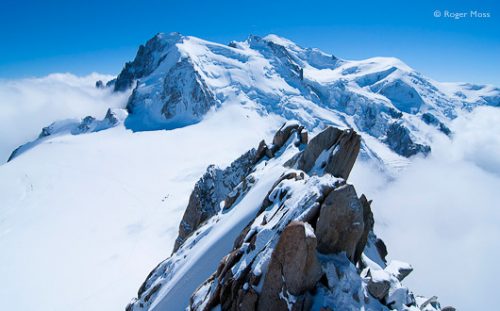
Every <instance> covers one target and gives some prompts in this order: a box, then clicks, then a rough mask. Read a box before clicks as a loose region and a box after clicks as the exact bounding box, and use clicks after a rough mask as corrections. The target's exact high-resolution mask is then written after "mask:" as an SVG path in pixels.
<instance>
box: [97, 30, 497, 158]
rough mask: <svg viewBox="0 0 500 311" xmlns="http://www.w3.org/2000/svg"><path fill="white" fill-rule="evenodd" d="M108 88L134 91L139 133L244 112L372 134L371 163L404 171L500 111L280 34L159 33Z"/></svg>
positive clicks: (487, 98) (449, 86) (490, 92)
mask: <svg viewBox="0 0 500 311" xmlns="http://www.w3.org/2000/svg"><path fill="white" fill-rule="evenodd" d="M107 86H108V87H112V88H113V89H114V91H117V92H118V91H126V90H129V89H130V88H132V93H131V95H130V97H129V99H128V103H127V106H126V109H127V111H128V113H129V114H128V117H127V118H126V119H125V126H126V127H128V128H130V129H132V130H134V131H144V130H158V129H173V128H178V127H182V126H186V125H190V124H194V123H197V122H199V121H200V120H202V119H203V117H204V116H205V115H206V114H207V113H208V112H209V111H214V110H215V111H216V110H217V109H218V108H219V107H221V106H222V105H232V104H235V105H242V106H244V107H245V108H247V109H251V110H257V111H259V113H260V114H262V115H264V116H265V115H268V114H276V115H278V116H281V117H283V118H284V119H285V120H298V121H300V122H301V123H302V124H304V126H305V127H306V129H308V130H309V131H311V132H318V131H320V130H321V129H322V128H323V127H324V126H326V125H333V126H336V127H340V128H353V129H355V130H356V131H358V132H359V133H361V134H365V135H362V136H363V146H362V156H363V157H368V158H377V159H379V160H382V161H383V162H385V164H391V163H392V165H395V166H397V165H398V164H397V163H398V162H405V160H404V158H406V157H410V156H413V155H416V154H424V155H425V154H427V153H429V152H430V150H431V147H432V135H436V132H441V133H443V134H445V135H450V134H451V133H450V130H449V128H448V124H449V122H450V120H452V119H453V118H455V117H456V116H457V115H458V114H459V113H460V111H461V110H467V111H469V110H471V109H473V108H474V107H476V106H480V105H491V106H499V105H500V89H499V88H497V87H493V86H480V85H472V84H467V83H462V84H460V83H439V82H436V81H434V80H431V79H428V78H426V77H425V76H423V75H421V74H420V73H418V72H416V71H414V70H413V69H411V68H410V67H409V66H407V65H406V64H404V63H403V62H401V61H400V60H398V59H395V58H382V57H375V58H370V59H367V60H360V61H348V60H342V59H339V58H337V57H335V56H333V55H330V54H327V53H324V52H322V51H320V50H318V49H314V48H302V47H300V46H298V45H296V44H295V43H293V42H292V41H290V40H287V39H284V38H281V37H278V36H276V35H268V36H265V37H258V36H253V35H252V36H249V37H248V39H247V40H245V41H243V42H236V41H233V42H231V43H229V44H228V45H222V44H218V43H213V42H208V41H205V40H202V39H198V38H195V37H190V36H183V35H181V34H179V33H169V34H164V33H159V34H157V35H156V36H154V37H153V38H151V39H150V40H149V41H148V42H147V43H146V44H145V45H141V46H140V47H139V50H138V52H137V55H136V57H135V59H134V60H133V61H131V62H128V63H127V64H126V65H125V66H124V68H123V70H122V71H121V72H120V74H119V75H118V76H117V77H116V79H114V80H112V81H109V82H108V83H107Z"/></svg>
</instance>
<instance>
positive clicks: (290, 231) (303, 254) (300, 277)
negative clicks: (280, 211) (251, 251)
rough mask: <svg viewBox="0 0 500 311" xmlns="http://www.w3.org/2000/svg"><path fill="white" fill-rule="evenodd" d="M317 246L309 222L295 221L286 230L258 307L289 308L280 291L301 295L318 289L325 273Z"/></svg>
mask: <svg viewBox="0 0 500 311" xmlns="http://www.w3.org/2000/svg"><path fill="white" fill-rule="evenodd" d="M316 246H317V241H316V237H315V236H314V233H313V229H312V228H311V227H310V225H309V224H307V223H303V222H292V223H290V224H289V225H288V226H287V227H286V228H285V229H284V230H283V232H282V234H281V236H280V238H279V241H278V243H277V245H276V248H275V249H274V251H273V254H272V257H271V260H270V263H269V267H268V270H267V273H266V275H265V279H264V283H263V287H262V291H261V295H260V299H259V303H258V310H288V306H287V304H286V302H285V301H284V300H283V299H281V298H280V293H289V294H291V295H294V296H300V295H303V294H305V293H306V292H307V291H308V290H311V289H312V288H314V286H315V285H316V283H317V282H318V280H319V279H320V278H321V276H322V274H323V272H322V270H321V266H320V263H319V261H318V258H317V256H316Z"/></svg>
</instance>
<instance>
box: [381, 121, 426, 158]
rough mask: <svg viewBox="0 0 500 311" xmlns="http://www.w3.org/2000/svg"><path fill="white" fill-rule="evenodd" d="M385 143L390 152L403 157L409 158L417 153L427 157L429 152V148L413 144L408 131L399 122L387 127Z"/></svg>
mask: <svg viewBox="0 0 500 311" xmlns="http://www.w3.org/2000/svg"><path fill="white" fill-rule="evenodd" d="M385 141H386V143H387V144H388V145H389V147H391V149H392V150H394V151H396V152H397V153H398V154H400V155H402V156H405V157H411V156H413V155H416V154H417V153H423V154H424V155H427V154H428V153H429V152H431V147H429V146H425V145H422V144H418V143H415V142H414V141H413V138H412V137H411V134H410V130H409V129H408V128H406V127H405V126H404V125H402V124H401V123H399V122H394V123H392V124H391V126H389V129H388V130H387V138H386V139H385Z"/></svg>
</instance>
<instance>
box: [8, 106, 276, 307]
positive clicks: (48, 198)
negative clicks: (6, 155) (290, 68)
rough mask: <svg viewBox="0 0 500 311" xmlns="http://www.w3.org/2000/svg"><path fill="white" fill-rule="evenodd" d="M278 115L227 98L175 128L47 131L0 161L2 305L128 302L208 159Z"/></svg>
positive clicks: (161, 253) (223, 161) (264, 128)
mask: <svg viewBox="0 0 500 311" xmlns="http://www.w3.org/2000/svg"><path fill="white" fill-rule="evenodd" d="M279 122H281V121H279ZM279 122H278V121H273V120H272V119H269V118H266V119H262V118H261V117H259V116H258V115H257V114H256V113H254V112H252V111H241V107H239V106H226V107H225V108H224V109H222V110H220V111H218V113H217V114H213V115H210V116H207V118H206V120H205V121H203V122H201V123H198V124H196V125H193V126H190V127H185V128H182V129H177V130H173V131H155V132H142V133H132V132H131V131H129V130H126V129H125V128H124V127H123V126H121V125H118V126H116V127H114V128H111V129H108V130H104V131H99V132H94V133H90V134H85V135H70V134H66V135H59V136H48V137H47V138H45V139H44V140H42V141H41V142H40V143H39V144H38V145H37V146H36V147H34V148H32V149H31V150H30V151H28V152H24V153H22V154H20V155H19V156H18V157H16V158H15V159H14V160H12V161H10V162H8V163H6V164H4V165H2V166H0V202H1V203H0V249H1V252H0V288H1V289H2V290H1V291H0V300H1V301H2V307H1V308H0V309H2V310H40V311H53V310H58V311H62V310H86V311H87V310H96V311H99V310H116V311H117V310H123V309H124V308H125V306H126V304H127V302H128V301H130V297H132V296H134V295H135V293H136V292H137V286H138V284H140V283H141V282H142V281H143V280H144V276H145V275H147V273H148V272H149V271H150V270H151V268H152V267H154V266H155V265H156V264H157V263H158V262H159V261H160V260H161V259H163V258H165V257H166V256H168V255H169V254H170V252H171V250H172V248H173V245H174V242H175V237H176V235H177V230H178V226H179V222H180V220H181V218H182V214H183V213H184V208H185V206H186V204H187V202H188V198H189V193H190V192H191V190H192V187H193V185H194V183H195V181H196V180H197V179H198V178H199V176H200V175H201V174H202V173H203V171H204V170H205V169H206V167H207V165H209V164H217V165H221V166H225V165H227V164H228V163H229V162H230V161H232V160H233V159H234V158H235V157H237V156H238V155H239V154H241V153H242V152H243V151H245V150H247V149H248V148H249V147H251V146H253V145H255V144H257V143H258V142H259V140H260V139H261V138H262V136H264V137H266V136H268V135H270V133H271V130H270V128H274V127H276V126H278V124H279ZM109 288H113V290H112V291H108V290H107V289H109Z"/></svg>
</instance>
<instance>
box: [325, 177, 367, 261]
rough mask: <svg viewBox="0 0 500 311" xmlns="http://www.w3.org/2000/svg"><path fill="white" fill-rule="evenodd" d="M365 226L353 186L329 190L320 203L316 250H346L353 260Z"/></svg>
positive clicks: (335, 251) (332, 251)
mask: <svg viewBox="0 0 500 311" xmlns="http://www.w3.org/2000/svg"><path fill="white" fill-rule="evenodd" d="M364 228H365V224H364V220H363V206H362V204H361V202H360V200H359V199H358V197H357V195H356V190H354V187H353V186H352V185H343V186H341V187H339V188H336V189H334V190H333V191H331V192H330V193H329V194H328V196H327V197H326V198H325V201H324V202H323V204H322V205H321V209H320V214H319V218H318V222H317V224H316V236H317V238H318V251H320V252H321V253H324V254H332V253H339V252H346V255H347V257H348V258H349V259H350V260H351V261H354V257H355V252H356V247H357V245H358V242H359V240H360V239H361V236H362V235H363V232H364Z"/></svg>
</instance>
